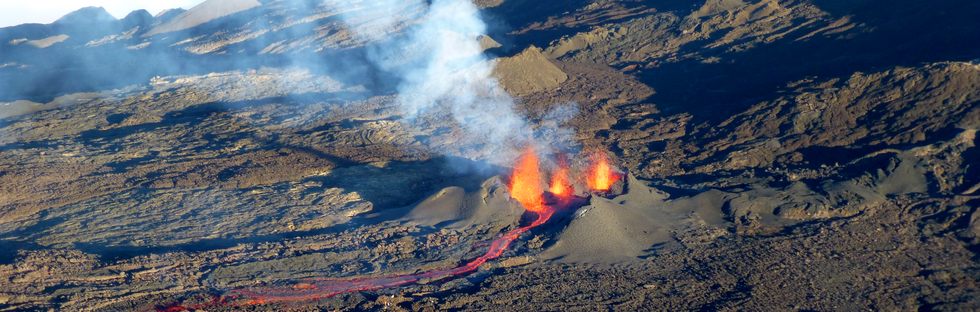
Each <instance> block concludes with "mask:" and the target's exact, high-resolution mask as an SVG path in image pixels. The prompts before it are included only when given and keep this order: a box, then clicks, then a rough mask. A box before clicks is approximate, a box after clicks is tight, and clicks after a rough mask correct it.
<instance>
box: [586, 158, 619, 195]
mask: <svg viewBox="0 0 980 312" xmlns="http://www.w3.org/2000/svg"><path fill="white" fill-rule="evenodd" d="M588 174H589V176H588V178H586V184H588V185H589V188H590V189H592V190H595V191H608V190H609V189H610V188H612V185H613V184H615V183H616V181H619V175H617V174H616V173H615V172H613V169H612V166H610V165H609V158H608V157H607V156H606V154H605V153H596V154H595V155H594V156H592V167H591V168H589V172H588Z"/></svg>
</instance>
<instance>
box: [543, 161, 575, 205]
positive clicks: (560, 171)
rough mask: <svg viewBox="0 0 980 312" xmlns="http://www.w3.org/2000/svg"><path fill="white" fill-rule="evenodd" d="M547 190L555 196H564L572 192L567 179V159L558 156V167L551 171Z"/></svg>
mask: <svg viewBox="0 0 980 312" xmlns="http://www.w3.org/2000/svg"><path fill="white" fill-rule="evenodd" d="M548 191H549V192H551V194H554V195H556V196H561V197H565V196H567V195H570V194H571V193H572V184H571V183H569V181H568V161H566V160H565V159H564V157H559V159H558V168H555V172H552V173H551V186H549V187H548Z"/></svg>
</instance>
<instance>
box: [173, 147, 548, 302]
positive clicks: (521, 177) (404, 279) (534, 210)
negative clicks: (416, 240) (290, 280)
mask: <svg viewBox="0 0 980 312" xmlns="http://www.w3.org/2000/svg"><path fill="white" fill-rule="evenodd" d="M538 162H539V161H538V158H537V155H536V154H535V153H534V151H533V150H531V149H528V150H527V151H525V152H524V154H523V155H522V156H521V158H520V159H518V162H517V164H516V166H515V167H514V172H513V174H512V176H511V185H510V190H511V197H512V198H514V199H515V200H517V201H518V202H520V203H521V205H523V206H524V208H525V210H526V211H527V213H530V214H533V215H534V216H535V219H534V221H532V222H531V223H530V224H527V225H524V226H521V227H518V228H516V229H513V230H510V231H508V232H506V233H504V234H503V235H501V236H500V237H498V238H497V239H495V240H493V241H492V242H491V243H490V247H489V249H488V250H487V252H486V253H484V254H483V255H482V256H480V257H477V258H476V259H473V260H470V261H469V262H467V263H465V264H463V265H461V266H457V267H453V268H447V269H440V270H432V271H428V272H423V273H418V274H402V275H390V276H377V277H362V278H350V279H309V280H304V281H303V282H301V283H297V284H295V285H293V287H288V288H286V287H266V288H252V289H236V290H232V291H229V292H228V293H227V294H225V295H223V296H214V297H213V298H212V300H211V301H210V302H206V303H201V304H193V305H192V304H175V305H170V306H166V307H159V308H157V311H163V312H178V311H190V310H201V309H206V308H213V307H241V306H250V305H259V304H267V303H286V302H303V301H311V300H318V299H324V298H330V297H333V296H337V295H341V294H346V293H352V292H359V291H372V290H379V289H385V288H392V287H398V286H404V285H409V284H415V283H419V282H422V281H438V280H443V279H447V278H450V277H455V276H460V275H464V274H467V273H471V272H473V271H476V270H477V269H478V268H479V267H480V266H481V265H483V264H484V263H486V262H487V261H490V260H493V259H496V258H498V257H500V256H501V255H502V254H503V253H504V251H506V250H507V249H508V247H510V244H511V243H513V242H514V241H515V240H517V238H518V237H520V236H521V234H524V233H526V232H527V231H530V230H531V229H533V228H535V227H538V226H540V225H542V224H544V223H546V222H548V220H549V219H551V217H552V216H553V215H554V213H555V209H554V207H552V206H549V205H547V204H545V201H544V188H543V187H542V186H541V181H542V180H541V177H542V174H541V171H540V168H539V165H538Z"/></svg>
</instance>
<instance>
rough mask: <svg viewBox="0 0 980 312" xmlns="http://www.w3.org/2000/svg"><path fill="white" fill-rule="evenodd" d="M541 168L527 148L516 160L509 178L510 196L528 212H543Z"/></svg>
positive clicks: (536, 157) (532, 152)
mask: <svg viewBox="0 0 980 312" xmlns="http://www.w3.org/2000/svg"><path fill="white" fill-rule="evenodd" d="M542 181H543V180H542V179H541V168H540V165H539V164H538V155H537V154H535V153H534V149H533V148H530V147H528V148H527V149H526V150H524V153H523V154H521V157H519V158H518V159H517V164H516V165H515V166H514V173H513V174H512V175H511V177H510V196H511V197H513V198H514V199H515V200H517V202H519V203H521V205H524V209H526V210H527V211H530V212H541V211H544V210H545V209H546V208H545V205H544V189H543V188H542V187H541V182H542Z"/></svg>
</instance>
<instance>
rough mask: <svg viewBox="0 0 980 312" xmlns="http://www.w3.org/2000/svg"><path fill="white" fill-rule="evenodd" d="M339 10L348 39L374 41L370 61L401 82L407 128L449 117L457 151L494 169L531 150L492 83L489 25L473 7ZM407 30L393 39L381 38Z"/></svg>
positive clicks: (454, 1) (510, 105)
mask: <svg viewBox="0 0 980 312" xmlns="http://www.w3.org/2000/svg"><path fill="white" fill-rule="evenodd" d="M333 5H337V4H333ZM344 5H345V6H347V10H348V13H346V14H344V15H343V18H344V20H345V21H346V22H347V24H348V25H349V27H350V29H351V30H352V31H353V32H354V34H355V35H356V36H360V37H361V38H362V39H363V40H366V41H373V43H372V44H371V46H370V48H369V49H370V51H371V52H370V56H369V58H370V59H371V60H372V61H373V62H375V63H376V65H377V66H378V67H379V68H381V69H382V70H385V71H387V72H389V73H390V74H392V75H393V76H395V77H396V79H398V80H399V82H398V87H397V89H398V90H397V91H398V103H399V107H400V108H401V110H402V111H401V113H402V114H403V115H404V117H405V121H406V122H408V123H414V122H416V121H418V119H419V118H423V117H424V116H430V115H435V116H439V115H442V114H448V115H450V116H451V118H452V120H453V121H455V122H456V123H457V124H458V125H459V126H460V127H461V129H462V130H463V134H462V135H463V138H462V140H461V141H462V142H465V144H466V146H457V148H461V149H469V150H473V151H475V152H474V154H475V155H483V156H485V157H490V158H489V159H486V160H488V161H490V162H496V163H506V162H509V161H510V160H512V159H514V158H515V157H516V156H517V154H518V150H517V149H516V148H515V147H517V145H523V144H528V143H531V142H533V140H532V138H533V131H532V129H531V127H530V126H529V124H528V123H527V121H526V120H525V118H523V117H522V116H521V115H519V114H518V113H517V112H516V111H515V109H514V106H515V101H514V99H513V98H512V97H511V96H510V95H509V94H507V92H506V91H505V90H504V89H503V88H502V87H501V86H500V84H499V82H498V81H497V79H496V78H494V76H493V70H494V65H495V64H494V62H492V61H491V60H489V59H488V58H487V57H486V56H485V55H484V54H483V50H482V48H481V46H480V44H479V41H478V38H479V37H480V36H481V35H485V33H486V31H487V25H486V24H485V23H484V22H483V20H482V18H481V16H480V12H479V9H478V8H477V7H476V6H475V5H474V4H473V3H472V2H471V1H469V0H434V1H432V3H431V4H426V1H423V0H408V1H403V0H381V1H371V2H370V3H369V4H365V3H359V4H355V5H356V6H357V5H359V6H360V7H359V9H357V10H350V5H351V4H350V3H347V4H344ZM406 25H410V26H408V28H407V29H406V31H405V32H403V33H401V34H399V35H397V36H395V37H394V38H389V39H384V38H382V36H384V34H386V33H388V32H390V31H391V30H392V29H398V28H400V27H403V26H406ZM447 117H449V116H447ZM490 155H492V156H490Z"/></svg>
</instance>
